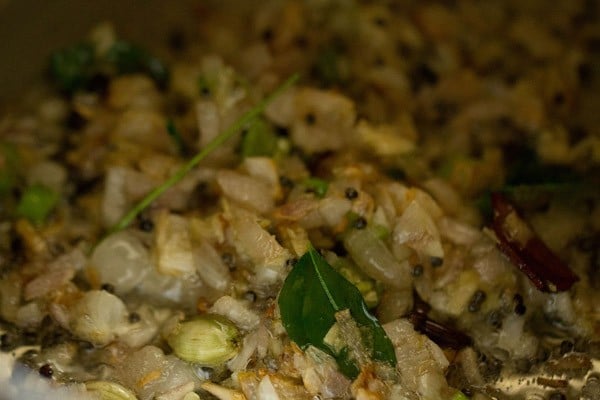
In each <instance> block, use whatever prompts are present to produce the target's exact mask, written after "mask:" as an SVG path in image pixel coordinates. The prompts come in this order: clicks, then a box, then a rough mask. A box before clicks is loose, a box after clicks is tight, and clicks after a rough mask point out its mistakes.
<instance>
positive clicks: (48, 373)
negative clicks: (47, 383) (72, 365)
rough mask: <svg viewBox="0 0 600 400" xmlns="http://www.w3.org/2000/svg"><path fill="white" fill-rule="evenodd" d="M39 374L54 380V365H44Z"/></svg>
mask: <svg viewBox="0 0 600 400" xmlns="http://www.w3.org/2000/svg"><path fill="white" fill-rule="evenodd" d="M38 372H39V373H40V375H41V376H43V377H44V378H52V375H54V370H53V369H52V365H50V364H44V365H42V366H41V367H40V369H39V371H38Z"/></svg>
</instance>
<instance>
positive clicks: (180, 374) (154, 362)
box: [116, 346, 198, 400]
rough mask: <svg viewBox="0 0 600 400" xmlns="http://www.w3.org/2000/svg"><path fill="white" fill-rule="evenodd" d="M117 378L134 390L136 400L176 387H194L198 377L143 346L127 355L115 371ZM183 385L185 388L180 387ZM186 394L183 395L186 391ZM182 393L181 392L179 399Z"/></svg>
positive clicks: (148, 399) (177, 361)
mask: <svg viewBox="0 0 600 400" xmlns="http://www.w3.org/2000/svg"><path fill="white" fill-rule="evenodd" d="M116 375H117V378H118V379H119V381H120V382H122V383H123V384H124V385H125V386H126V387H129V388H132V389H134V390H135V392H136V394H137V396H138V398H139V399H140V400H151V399H153V398H155V397H157V396H160V395H162V394H166V395H168V394H169V392H172V391H173V390H176V389H177V388H181V387H182V386H183V387H184V388H186V389H187V388H188V387H190V386H189V384H190V382H191V383H192V386H191V387H192V388H195V387H196V385H197V384H198V378H197V377H196V375H195V374H194V372H193V370H192V367H191V366H190V365H189V364H187V363H185V362H183V361H181V360H180V359H178V358H177V357H175V356H173V355H169V356H165V355H164V354H163V352H162V350H160V349H159V348H158V347H154V346H145V347H142V348H141V349H139V350H137V351H135V352H133V353H131V354H130V355H129V356H128V357H127V358H126V359H125V360H124V361H123V362H122V363H121V364H120V365H119V366H118V367H117V370H116ZM184 385H186V386H184ZM186 393H187V392H186ZM186 393H182V395H181V397H183V396H184V395H185V394H186Z"/></svg>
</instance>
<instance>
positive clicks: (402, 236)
mask: <svg viewBox="0 0 600 400" xmlns="http://www.w3.org/2000/svg"><path fill="white" fill-rule="evenodd" d="M393 238H394V240H395V241H397V242H398V243H402V244H407V245H408V246H410V247H412V248H413V249H415V250H417V251H418V252H419V253H421V254H424V255H427V256H430V257H439V258H443V257H444V250H443V249H442V243H441V241H440V234H439V232H438V229H437V227H436V225H435V222H434V221H433V219H432V217H431V216H430V215H429V214H428V213H427V211H426V209H425V208H424V207H422V206H421V204H420V203H418V202H417V201H411V202H410V204H409V205H408V207H406V209H405V210H404V212H403V213H402V215H401V216H400V218H398V220H397V222H396V226H395V227H394V233H393Z"/></svg>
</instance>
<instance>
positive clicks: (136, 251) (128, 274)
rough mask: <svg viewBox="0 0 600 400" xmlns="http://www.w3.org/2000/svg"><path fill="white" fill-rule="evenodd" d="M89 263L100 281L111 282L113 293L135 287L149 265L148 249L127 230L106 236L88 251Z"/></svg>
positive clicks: (123, 291)
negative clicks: (91, 250) (89, 254)
mask: <svg viewBox="0 0 600 400" xmlns="http://www.w3.org/2000/svg"><path fill="white" fill-rule="evenodd" d="M90 266H91V267H92V268H94V270H95V272H96V273H97V274H98V278H99V279H100V282H102V283H109V284H111V285H113V287H114V288H115V291H116V293H118V294H125V293H128V292H130V291H131V290H132V289H133V288H135V287H136V286H137V285H138V284H139V283H140V282H141V281H142V280H143V279H144V278H145V277H146V275H147V274H148V272H149V271H150V269H151V268H152V264H151V261H150V257H149V255H148V250H147V249H146V247H145V246H144V245H143V244H142V242H141V241H140V239H138V238H137V237H136V236H135V235H133V234H132V233H131V232H128V231H122V232H117V233H113V234H112V235H110V236H107V237H106V239H104V240H103V241H102V242H100V244H99V245H98V246H96V248H95V249H94V252H93V253H92V257H91V259H90Z"/></svg>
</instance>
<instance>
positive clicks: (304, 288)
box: [279, 248, 396, 378]
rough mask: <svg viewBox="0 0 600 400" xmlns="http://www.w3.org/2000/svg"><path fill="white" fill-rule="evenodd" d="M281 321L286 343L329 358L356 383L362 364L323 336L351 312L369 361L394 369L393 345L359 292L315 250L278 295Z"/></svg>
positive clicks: (311, 250) (297, 265)
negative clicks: (341, 314)
mask: <svg viewBox="0 0 600 400" xmlns="http://www.w3.org/2000/svg"><path fill="white" fill-rule="evenodd" d="M279 309H280V312H281V320H282V323H283V326H284V327H285V329H286V331H287V333H288V335H289V337H290V339H292V340H293V341H294V342H296V344H298V345H299V346H300V347H302V348H306V347H307V346H309V345H312V346H314V347H317V348H319V349H321V350H323V351H325V352H327V353H329V354H331V355H332V356H333V357H334V358H335V359H336V361H337V362H338V366H339V368H340V370H341V371H342V372H343V373H344V374H345V375H347V376H349V377H351V378H355V377H356V376H357V375H358V373H359V372H360V367H361V366H360V365H358V363H357V362H356V360H354V359H352V357H349V356H350V354H349V351H348V350H349V349H348V347H347V346H346V347H345V348H343V349H341V351H336V349H334V348H332V347H331V346H330V345H328V343H327V339H326V336H327V334H328V333H329V332H330V331H331V329H332V327H333V326H334V324H335V323H336V314H337V313H339V312H341V311H344V310H349V311H350V314H351V317H352V318H353V319H354V321H355V322H356V324H357V325H358V328H359V330H360V332H361V336H362V338H363V343H362V344H363V347H365V348H366V349H367V352H369V353H370V354H368V356H369V358H370V359H371V360H373V361H381V362H384V363H387V364H389V365H390V366H391V367H395V366H396V354H395V352H394V346H393V344H392V342H391V341H390V339H389V338H388V337H387V335H386V333H385V331H384V330H383V328H382V327H381V325H380V324H379V322H378V321H377V319H376V318H375V317H374V316H373V315H371V314H370V313H369V311H368V309H367V306H366V305H365V302H364V301H363V298H362V295H361V294H360V292H359V290H358V289H357V288H356V286H354V285H353V284H352V283H350V282H349V281H348V280H346V279H345V278H344V277H343V276H342V275H340V274H339V273H338V272H337V271H336V270H335V269H333V268H332V267H331V266H330V265H329V264H328V263H327V261H326V260H325V259H324V258H323V257H322V256H321V255H320V254H319V253H318V252H317V251H316V250H315V249H314V248H311V249H310V250H309V251H308V252H306V253H305V254H304V255H303V256H302V257H301V258H300V259H299V260H298V262H297V263H296V264H295V265H294V268H293V269H292V271H291V272H290V273H289V274H288V276H287V278H286V280H285V282H284V284H283V287H282V288H281V292H280V293H279Z"/></svg>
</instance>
